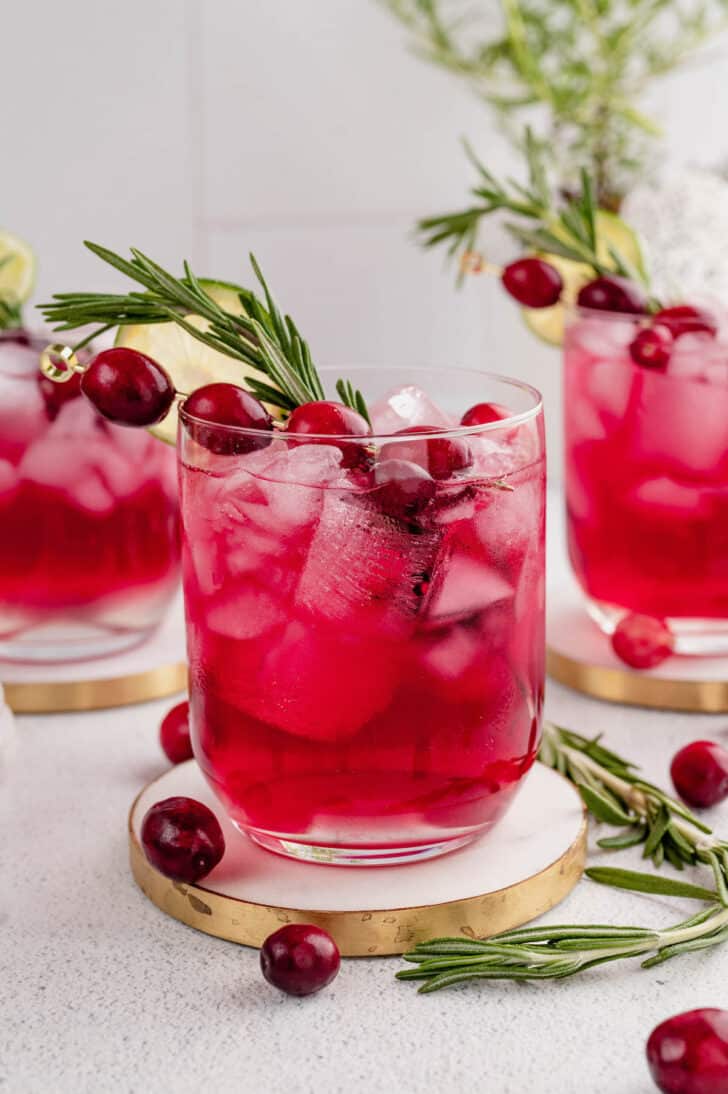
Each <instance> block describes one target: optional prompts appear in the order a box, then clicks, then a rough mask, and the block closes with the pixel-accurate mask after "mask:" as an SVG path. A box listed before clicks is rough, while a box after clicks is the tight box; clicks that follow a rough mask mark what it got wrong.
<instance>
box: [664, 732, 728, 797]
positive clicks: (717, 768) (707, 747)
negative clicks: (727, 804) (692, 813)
mask: <svg viewBox="0 0 728 1094" xmlns="http://www.w3.org/2000/svg"><path fill="white" fill-rule="evenodd" d="M670 775H671V776H672V781H673V783H674V784H675V789H676V790H677V792H678V794H679V795H680V797H681V798H683V799H684V800H685V801H686V802H687V803H688V805H694V806H697V808H699V809H707V808H708V807H709V806H711V805H717V804H718V803H719V802H722V801H724V800H725V799H726V798H728V752H727V751H726V750H725V749H724V748H723V747H722V745H719V744H717V743H716V742H715V741H692V742H691V744H689V745H685V747H684V748H681V749H680V751H679V752H676V753H675V755H674V756H673V759H672V764H671V765H670Z"/></svg>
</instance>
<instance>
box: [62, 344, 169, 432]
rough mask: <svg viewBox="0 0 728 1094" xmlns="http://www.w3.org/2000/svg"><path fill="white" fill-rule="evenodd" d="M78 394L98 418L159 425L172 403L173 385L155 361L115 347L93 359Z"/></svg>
mask: <svg viewBox="0 0 728 1094" xmlns="http://www.w3.org/2000/svg"><path fill="white" fill-rule="evenodd" d="M81 391H82V392H83V393H84V395H85V396H86V398H87V399H90V400H91V402H92V403H93V404H94V406H95V407H96V409H97V410H98V412H99V414H102V415H103V416H104V418H108V419H109V421H111V422H117V423H118V424H119V425H132V426H148V425H154V424H155V422H161V420H162V418H164V417H166V415H167V412H168V410H169V408H170V406H171V405H172V401H173V400H174V395H175V391H174V384H173V383H172V381H171V380H170V378H169V376H168V375H167V373H166V372H165V370H164V369H163V368H162V366H161V365H158V364H157V362H156V361H153V360H152V358H151V357H146V356H145V355H144V354H143V353H139V352H138V351H137V350H135V349H127V348H126V347H124V346H115V347H114V348H113V349H105V350H102V351H101V353H99V354H97V355H96V357H94V359H93V361H92V362H91V364H90V365H89V367H88V370H87V371H86V372H85V373H84V375H83V379H82V380H81Z"/></svg>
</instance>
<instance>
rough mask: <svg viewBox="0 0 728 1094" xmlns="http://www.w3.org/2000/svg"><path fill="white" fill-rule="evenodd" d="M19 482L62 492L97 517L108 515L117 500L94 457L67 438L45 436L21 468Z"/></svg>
mask: <svg viewBox="0 0 728 1094" xmlns="http://www.w3.org/2000/svg"><path fill="white" fill-rule="evenodd" d="M18 473H19V475H20V478H21V479H23V480H25V481H27V482H32V483H35V484H36V485H38V486H45V487H49V488H50V489H55V490H59V491H62V492H63V493H64V494H65V495H66V497H67V498H68V500H69V503H70V504H71V505H75V506H76V507H78V508H79V509H84V510H86V511H87V512H91V513H96V514H102V513H103V514H106V513H109V512H110V511H111V510H112V509H113V508H114V506H115V504H116V502H115V499H114V497H113V495H112V493H111V491H110V490H109V487H108V485H107V484H106V483H105V482H104V480H103V478H102V477H101V475H100V474H99V471H98V467H97V466H96V463H95V461H94V455H93V453H92V452H89V451H88V449H87V448H86V447H85V446H84V445H83V444H79V445H70V444H69V442H68V439H67V438H65V437H52V436H51V435H50V434H46V435H45V436H44V437H42V438H41V439H40V440H39V441H36V443H35V444H33V445H31V447H30V448H29V449H28V450H27V452H26V453H25V455H24V456H23V458H22V460H21V461H20V464H19V466H18Z"/></svg>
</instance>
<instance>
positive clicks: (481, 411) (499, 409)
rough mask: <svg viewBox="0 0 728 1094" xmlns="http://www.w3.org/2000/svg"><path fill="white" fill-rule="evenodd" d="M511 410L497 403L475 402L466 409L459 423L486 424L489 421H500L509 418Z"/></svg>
mask: <svg viewBox="0 0 728 1094" xmlns="http://www.w3.org/2000/svg"><path fill="white" fill-rule="evenodd" d="M510 416H511V412H510V410H509V409H508V407H506V406H500V405H499V404H498V403H476V404H475V406H471V407H470V409H469V410H466V411H465V413H464V414H463V416H462V418H461V419H460V425H487V424H488V423H489V422H501V421H503V419H504V418H510Z"/></svg>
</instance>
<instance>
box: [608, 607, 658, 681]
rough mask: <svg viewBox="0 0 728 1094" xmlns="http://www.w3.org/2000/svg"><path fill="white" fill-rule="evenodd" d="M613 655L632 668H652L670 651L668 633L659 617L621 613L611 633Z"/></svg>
mask: <svg viewBox="0 0 728 1094" xmlns="http://www.w3.org/2000/svg"><path fill="white" fill-rule="evenodd" d="M612 648H613V650H614V652H615V653H616V655H617V657H619V659H620V660H621V661H624V662H625V664H627V665H631V666H632V668H635V669H652V668H654V667H655V665H659V664H660V663H661V662H662V661H665V660H666V659H667V658H668V657H669V656H670V655H671V654H672V652H673V637H672V633H671V631H670V629H669V627H668V626H667V624H666V623H664V622H663V621H662V620H661V619H654V618H653V617H652V616H650V615H637V614H636V613H632V614H630V615H625V616H624V618H623V619H621V620H620V621H619V623H618V624H617V626H616V628H615V630H614V634H613V635H612Z"/></svg>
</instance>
